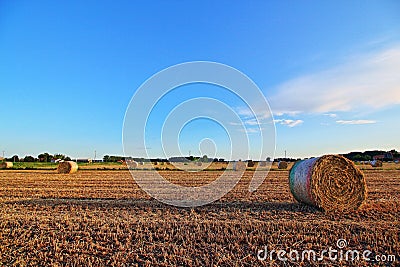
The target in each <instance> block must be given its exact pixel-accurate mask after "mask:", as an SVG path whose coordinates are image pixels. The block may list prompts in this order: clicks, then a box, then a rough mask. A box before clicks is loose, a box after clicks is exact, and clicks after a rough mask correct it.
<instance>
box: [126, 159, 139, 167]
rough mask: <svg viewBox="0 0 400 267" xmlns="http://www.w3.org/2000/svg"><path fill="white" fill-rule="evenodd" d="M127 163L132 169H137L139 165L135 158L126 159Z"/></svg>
mask: <svg viewBox="0 0 400 267" xmlns="http://www.w3.org/2000/svg"><path fill="white" fill-rule="evenodd" d="M126 165H128V167H129V168H131V169H136V168H137V167H138V166H139V164H138V163H137V162H136V161H134V160H129V161H126Z"/></svg>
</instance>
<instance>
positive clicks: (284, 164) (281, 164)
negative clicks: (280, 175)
mask: <svg viewBox="0 0 400 267" xmlns="http://www.w3.org/2000/svg"><path fill="white" fill-rule="evenodd" d="M287 167H288V163H287V162H286V161H279V163H278V169H280V170H286V169H287Z"/></svg>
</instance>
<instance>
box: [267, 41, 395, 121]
mask: <svg viewBox="0 0 400 267" xmlns="http://www.w3.org/2000/svg"><path fill="white" fill-rule="evenodd" d="M399 70H400V45H397V46H392V47H391V48H389V49H386V50H382V51H379V52H375V53H370V54H368V55H362V56H354V57H350V59H349V60H348V62H345V63H343V64H342V65H339V66H336V67H334V68H331V69H328V70H325V71H321V72H318V73H314V74H310V75H305V76H301V77H297V78H295V79H293V80H289V81H288V82H286V83H284V84H281V85H280V86H278V87H277V88H276V89H277V93H276V94H275V95H273V96H271V97H270V98H269V99H270V104H271V107H272V110H273V112H274V114H290V113H298V112H302V113H326V114H330V113H331V112H335V111H352V110H357V109H360V108H364V109H379V108H382V107H386V106H390V105H395V104H400V75H399Z"/></svg>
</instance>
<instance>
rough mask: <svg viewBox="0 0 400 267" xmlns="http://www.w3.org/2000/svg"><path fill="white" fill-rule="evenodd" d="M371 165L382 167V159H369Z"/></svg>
mask: <svg viewBox="0 0 400 267" xmlns="http://www.w3.org/2000/svg"><path fill="white" fill-rule="evenodd" d="M371 166H372V167H375V168H376V167H382V161H380V160H373V161H371Z"/></svg>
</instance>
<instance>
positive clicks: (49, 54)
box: [0, 1, 400, 158]
mask: <svg viewBox="0 0 400 267" xmlns="http://www.w3.org/2000/svg"><path fill="white" fill-rule="evenodd" d="M194 60H202V61H215V62H221V63H224V64H227V65H230V66H232V67H234V68H236V69H238V70H240V71H242V72H243V73H245V74H246V75H248V76H249V77H250V78H251V79H252V80H253V81H254V82H255V83H256V84H257V85H258V86H259V87H260V89H261V90H262V91H263V93H264V95H265V96H266V98H267V100H268V101H269V103H270V105H271V108H272V112H273V114H274V118H275V121H276V142H277V143H276V148H277V150H276V157H280V156H283V155H284V150H287V153H288V156H292V157H308V156H318V155H321V154H326V153H344V152H348V151H352V150H367V149H393V148H395V149H397V150H400V138H399V132H400V119H399V114H400V75H399V73H400V2H399V1H0V109H1V113H2V116H1V126H0V152H1V151H3V150H4V151H5V154H6V156H7V157H11V156H12V155H14V154H18V155H19V156H25V155H27V154H29V155H33V156H36V155H38V154H39V153H41V152H50V153H64V154H67V155H69V156H71V157H93V154H94V150H96V151H97V155H98V158H100V157H102V156H103V155H104V154H119V155H121V154H122V124H123V119H124V115H125V110H126V108H127V106H128V104H129V101H130V99H131V97H132V96H133V94H134V92H135V90H136V89H137V88H138V87H139V86H140V85H141V84H142V83H143V82H144V81H146V79H148V78H149V77H150V76H151V75H153V74H155V73H156V72H158V71H161V70H162V69H164V68H166V67H169V66H171V65H175V64H178V63H182V62H187V61H194ZM204 90H205V91H206V89H204ZM179 97H180V96H179V95H178V96H176V98H173V99H174V100H171V101H170V102H168V101H167V100H168V99H166V101H167V106H172V103H175V102H174V101H177V100H179ZM187 98H188V96H187V95H184V96H182V101H184V100H186V99H187ZM178 102H179V101H178ZM228 102H229V100H228ZM234 102H235V101H233V102H231V103H234ZM234 108H235V107H234ZM204 123H206V122H204V121H203V122H200V127H199V126H198V127H197V128H196V129H197V130H196V132H197V131H201V129H205V128H207V129H213V128H212V127H207V126H205V124H204ZM190 127H194V125H187V127H186V128H187V129H190ZM217 128H218V127H216V128H215V131H214V132H210V131H209V132H210V135H212V136H211V137H213V138H214V139H216V140H219V139H218V138H223V137H224V135H225V133H224V132H221V133H219V132H220V129H217ZM206 133H207V132H204V133H202V132H198V138H200V139H201V138H205V137H206V136H207V134H206ZM183 134H184V133H183ZM214 135H215V136H214ZM218 136H219V137H218ZM182 140H186V141H185V142H184V144H182V145H183V147H184V148H183V150H190V144H188V143H187V142H189V141H188V138H186V139H185V137H182ZM197 141H198V140H197V139H196V142H197ZM225 141H226V139H225ZM225 141H224V140H221V143H224V142H225ZM193 147H194V148H193V149H192V154H196V149H197V148H198V143H196V144H194V146H193ZM220 156H224V155H220Z"/></svg>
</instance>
